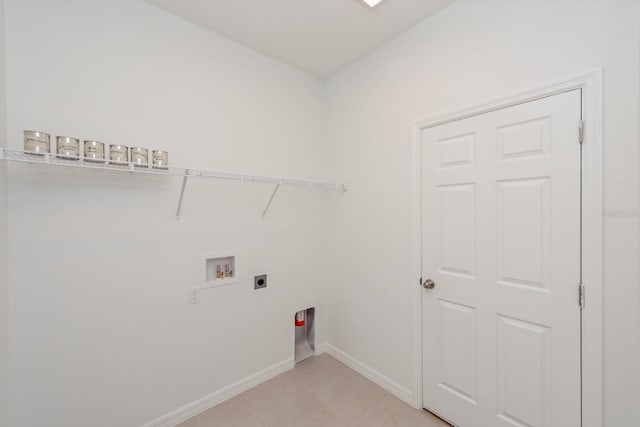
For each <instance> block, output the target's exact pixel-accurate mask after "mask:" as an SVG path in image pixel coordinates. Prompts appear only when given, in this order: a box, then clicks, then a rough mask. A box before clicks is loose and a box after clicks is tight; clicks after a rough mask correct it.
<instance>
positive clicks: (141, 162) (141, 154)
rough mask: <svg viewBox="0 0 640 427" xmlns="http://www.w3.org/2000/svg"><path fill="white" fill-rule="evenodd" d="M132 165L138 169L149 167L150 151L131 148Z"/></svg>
mask: <svg viewBox="0 0 640 427" xmlns="http://www.w3.org/2000/svg"><path fill="white" fill-rule="evenodd" d="M131 163H133V165H134V166H137V167H144V168H146V167H148V166H149V150H148V149H146V148H141V147H131Z"/></svg>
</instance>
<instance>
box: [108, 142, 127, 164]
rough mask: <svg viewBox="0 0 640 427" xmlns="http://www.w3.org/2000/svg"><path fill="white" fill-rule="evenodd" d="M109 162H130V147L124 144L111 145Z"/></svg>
mask: <svg viewBox="0 0 640 427" xmlns="http://www.w3.org/2000/svg"><path fill="white" fill-rule="evenodd" d="M109 163H115V164H121V165H122V164H127V163H129V147H127V146H124V145H116V144H114V145H110V146H109Z"/></svg>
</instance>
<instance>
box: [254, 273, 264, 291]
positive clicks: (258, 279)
mask: <svg viewBox="0 0 640 427" xmlns="http://www.w3.org/2000/svg"><path fill="white" fill-rule="evenodd" d="M266 287H267V275H266V274H262V275H260V276H255V277H254V278H253V289H262V288H266Z"/></svg>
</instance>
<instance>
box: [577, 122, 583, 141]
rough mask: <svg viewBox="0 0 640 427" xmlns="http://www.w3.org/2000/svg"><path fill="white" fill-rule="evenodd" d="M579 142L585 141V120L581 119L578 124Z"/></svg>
mask: <svg viewBox="0 0 640 427" xmlns="http://www.w3.org/2000/svg"><path fill="white" fill-rule="evenodd" d="M578 142H579V143H580V144H582V143H583V142H584V120H580V124H579V125H578Z"/></svg>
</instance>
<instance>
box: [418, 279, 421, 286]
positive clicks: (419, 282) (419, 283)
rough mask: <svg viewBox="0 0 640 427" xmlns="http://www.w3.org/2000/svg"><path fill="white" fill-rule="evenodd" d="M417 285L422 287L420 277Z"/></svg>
mask: <svg viewBox="0 0 640 427" xmlns="http://www.w3.org/2000/svg"><path fill="white" fill-rule="evenodd" d="M418 285H420V286H422V277H421V278H419V279H418Z"/></svg>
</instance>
